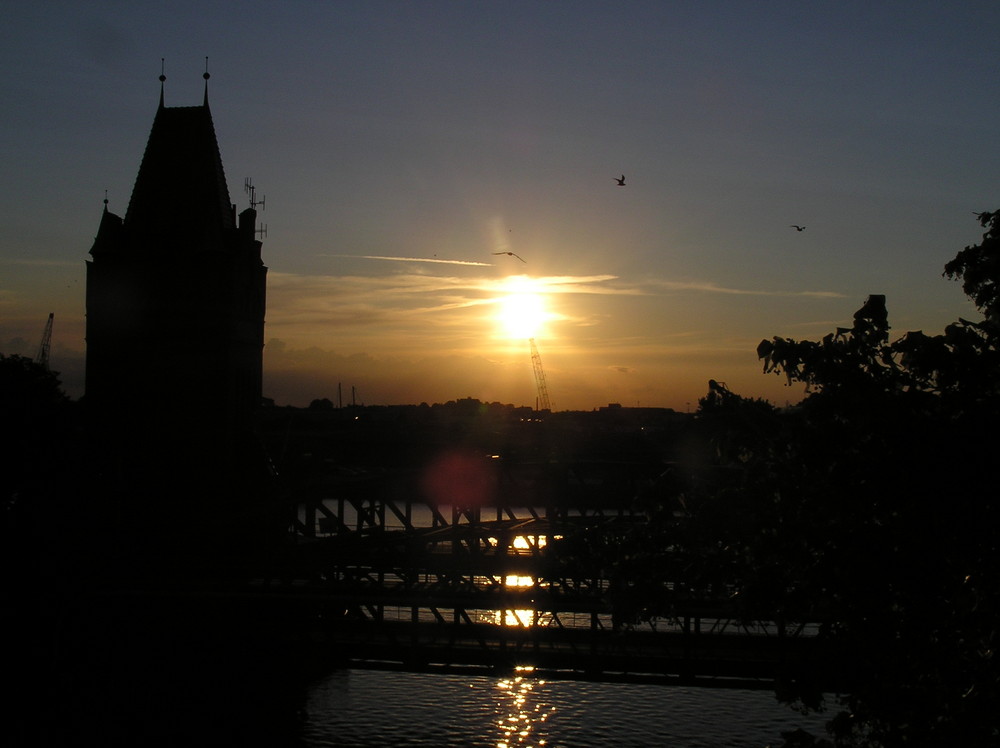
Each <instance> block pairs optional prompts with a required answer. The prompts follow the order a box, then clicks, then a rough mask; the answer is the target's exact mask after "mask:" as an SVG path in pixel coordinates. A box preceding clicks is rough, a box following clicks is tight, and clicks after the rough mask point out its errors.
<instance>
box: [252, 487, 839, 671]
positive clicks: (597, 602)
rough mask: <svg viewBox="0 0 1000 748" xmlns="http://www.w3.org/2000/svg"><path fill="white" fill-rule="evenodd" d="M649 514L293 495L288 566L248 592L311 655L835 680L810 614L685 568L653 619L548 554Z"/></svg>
mask: <svg viewBox="0 0 1000 748" xmlns="http://www.w3.org/2000/svg"><path fill="white" fill-rule="evenodd" d="M643 521H644V518H643V517H642V516H639V515H635V514H631V513H629V512H626V511H619V510H614V511H607V510H594V509H587V510H573V511H568V510H565V509H564V510H558V511H557V510H553V509H552V508H548V509H543V510H537V509H532V508H512V507H509V506H499V507H489V508H482V509H474V510H461V509H458V508H452V507H447V508H441V507H428V506H426V505H417V504H413V503H410V502H395V501H391V500H378V501H368V500H362V499H338V500H328V501H324V502H318V503H315V504H313V505H310V506H304V507H300V510H299V513H298V516H297V519H296V527H295V530H296V533H297V535H298V536H299V547H298V550H297V553H296V556H295V564H294V567H295V568H294V572H295V573H294V574H290V575H287V576H286V577H285V578H284V579H276V578H274V579H261V580H257V582H256V583H255V585H254V587H253V589H252V591H250V592H248V594H252V595H253V596H254V597H255V598H256V599H257V600H258V601H259V603H261V604H264V605H266V606H268V607H271V606H273V607H274V608H275V609H279V608H280V609H284V610H286V611H288V612H290V611H298V615H300V616H301V618H300V619H299V620H300V624H299V627H300V630H304V631H307V632H308V634H307V635H308V638H309V646H310V647H311V648H313V651H314V652H315V653H316V656H317V657H322V658H324V659H329V660H330V661H331V662H334V663H336V664H337V665H339V666H342V667H351V668H375V669H399V670H410V671H425V672H461V673H485V674H493V673H506V672H510V671H514V670H521V671H532V672H534V673H536V674H539V675H544V677H546V678H550V679H556V678H567V679H582V680H601V681H623V682H646V683H660V684H665V685H671V684H673V685H688V686H691V685H694V686H707V687H734V688H767V689H774V688H776V687H780V685H781V684H782V682H786V681H788V682H792V681H801V680H803V679H806V678H808V679H809V680H810V682H818V683H821V684H822V685H823V687H824V689H825V690H834V689H835V688H836V687H837V686H839V683H838V682H837V677H836V673H837V668H836V666H835V665H836V663H834V662H833V661H832V658H831V657H830V656H829V653H828V652H827V651H826V647H825V642H824V639H823V638H822V637H821V636H819V635H818V634H819V629H818V626H817V625H816V624H815V623H813V622H810V621H788V620H781V619H779V618H778V617H777V616H770V617H765V618H760V619H757V618H755V619H749V618H747V617H746V615H745V614H743V613H742V612H741V611H740V610H739V606H738V605H737V603H736V598H734V596H733V590H732V589H728V588H723V589H715V590H713V591H711V593H709V592H706V591H704V590H699V591H690V590H686V589H684V586H683V584H682V583H681V582H680V581H678V583H677V584H676V585H671V584H668V585H666V586H665V587H664V588H663V590H662V591H661V592H662V597H663V600H666V601H668V602H667V604H665V605H664V604H663V601H662V600H661V601H660V606H659V609H658V614H657V615H656V616H655V617H652V618H648V619H647V618H646V617H644V616H638V617H637V616H635V615H632V614H630V613H625V612H624V611H623V605H622V594H621V587H622V584H623V582H622V580H620V579H616V580H613V579H611V578H609V575H608V574H606V573H604V572H603V571H598V572H597V573H594V571H593V570H591V571H590V572H587V573H584V572H583V571H582V570H579V571H578V570H574V569H573V568H572V567H567V566H566V565H565V564H559V563H555V562H554V558H553V553H552V550H553V549H554V548H555V547H556V546H557V545H558V543H557V542H556V541H558V540H560V539H564V538H567V537H570V536H572V535H573V534H574V533H580V532H594V531H595V529H597V530H599V529H600V528H602V527H608V526H611V525H619V526H621V525H628V524H630V523H631V524H633V525H634V524H636V523H640V522H643Z"/></svg>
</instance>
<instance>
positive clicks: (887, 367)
mask: <svg viewBox="0 0 1000 748" xmlns="http://www.w3.org/2000/svg"><path fill="white" fill-rule="evenodd" d="M979 219H980V221H981V222H982V224H983V225H984V226H988V227H989V230H988V231H987V233H986V234H985V235H984V238H983V242H982V244H981V245H977V246H973V247H967V248H966V249H965V250H963V251H962V252H960V253H959V255H958V256H957V257H956V258H955V259H954V260H953V261H952V262H949V263H948V264H947V265H946V266H945V275H946V276H948V277H950V278H957V279H960V280H962V281H963V288H964V290H965V291H966V293H967V294H969V296H970V297H971V298H972V299H973V301H974V302H975V303H976V305H977V307H978V308H979V309H980V310H982V311H983V312H984V314H985V315H986V317H987V318H986V319H985V320H983V321H981V322H971V321H968V320H964V319H959V320H958V321H957V322H955V323H953V324H951V325H948V327H947V328H946V329H945V331H944V333H943V334H941V335H936V336H928V335H925V334H924V333H923V332H921V331H914V332H908V333H906V334H905V335H903V336H901V337H899V338H898V339H896V340H894V341H891V342H890V337H889V330H890V327H889V323H888V314H887V312H886V306H885V299H884V297H881V296H871V297H869V299H868V301H867V302H866V303H865V305H864V306H863V307H862V308H861V309H859V310H858V311H857V312H856V313H855V315H854V322H853V325H852V327H850V328H838V329H837V330H835V331H834V332H832V333H830V334H829V335H827V336H825V337H824V338H822V339H821V340H820V341H795V340H791V339H787V338H772V339H770V340H764V341H762V342H761V344H760V345H759V346H758V348H757V353H758V356H759V357H760V359H761V360H762V362H763V366H764V371H765V372H773V373H777V374H780V375H784V376H785V377H786V378H787V379H788V381H789V382H803V383H805V384H806V385H807V392H808V394H807V396H806V398H805V399H804V400H803V402H802V403H801V404H800V405H799V406H797V407H796V408H795V409H793V410H791V411H788V412H785V413H782V414H780V416H778V417H769V421H768V422H764V421H762V420H761V419H760V418H759V417H757V418H755V421H754V422H755V423H756V424H757V428H756V430H754V431H753V432H752V434H753V437H754V438H753V440H752V442H751V447H750V448H748V447H747V446H746V445H743V446H741V447H740V449H741V451H742V452H743V453H744V454H747V453H752V454H753V455H755V456H756V457H757V460H756V462H753V461H751V462H749V463H747V466H748V469H747V470H746V471H745V473H744V476H743V479H742V480H743V481H744V489H743V494H742V496H741V500H742V502H743V503H744V505H746V504H748V503H749V504H751V506H744V507H743V512H742V513H743V514H748V515H751V516H755V517H758V518H760V517H763V518H765V519H763V520H761V519H758V520H757V522H756V529H755V535H754V536H752V537H745V538H744V540H743V546H742V552H741V553H740V554H736V557H735V558H734V562H735V563H737V564H738V565H739V572H738V575H739V576H740V578H741V587H742V591H743V593H744V594H745V595H746V597H747V598H748V601H747V604H748V605H751V606H753V605H756V606H758V607H760V608H763V609H766V608H768V607H770V608H771V609H774V608H775V606H778V607H780V606H781V605H785V606H789V605H790V604H791V603H792V602H794V604H795V611H796V612H797V613H804V614H808V615H810V616H813V617H818V618H819V619H820V620H822V622H823V636H824V637H826V638H827V639H828V640H829V641H831V642H832V643H834V644H835V645H836V646H837V647H838V648H839V651H840V652H841V656H842V662H843V663H844V668H845V670H846V671H848V674H849V676H850V682H851V684H852V685H851V688H850V692H849V693H848V694H846V695H845V696H843V697H842V705H843V706H844V707H845V708H844V710H843V711H842V712H840V713H839V714H838V715H837V716H836V717H835V719H833V720H832V722H831V728H832V731H833V734H834V737H835V738H836V740H837V741H838V745H870V746H886V747H888V746H904V745H905V746H924V745H926V746H940V745H985V744H990V743H993V744H995V743H996V741H997V739H998V730H997V726H996V724H997V723H996V721H995V719H994V718H993V716H992V715H993V711H994V708H995V704H996V703H997V701H998V699H1000V669H998V667H997V662H996V660H995V657H994V651H995V647H996V645H997V629H996V620H997V616H998V615H1000V586H998V584H997V581H996V575H995V573H994V570H995V569H996V568H997V566H998V562H1000V553H998V547H997V543H996V541H995V538H994V529H995V528H996V526H997V520H998V507H997V502H996V499H995V498H994V495H993V494H994V493H995V484H996V469H995V467H994V465H995V460H996V455H997V454H1000V449H998V448H1000V440H998V436H997V434H998V430H997V427H996V424H997V422H998V421H997V417H998V416H1000V335H998V333H1000V326H998V325H997V324H996V321H997V313H998V310H1000V241H998V228H1000V225H998V220H1000V212H996V213H984V214H979ZM716 400H718V398H716ZM718 405H719V403H718V402H714V403H713V402H712V399H711V393H710V398H709V399H707V401H703V402H702V410H703V411H707V412H711V410H712V407H711V406H714V408H715V410H717V409H718ZM728 407H729V408H730V409H731V410H733V411H734V412H736V413H738V414H739V416H738V417H735V416H734V417H733V418H730V419H728V423H727V428H726V429H716V431H715V432H714V433H713V435H712V438H713V440H714V443H716V444H718V445H726V444H729V445H730V448H729V449H720V450H719V454H720V458H721V459H722V460H727V459H728V460H729V461H730V462H733V460H734V458H735V457H736V455H734V454H733V452H732V449H731V445H732V436H731V432H732V425H731V424H732V422H733V421H734V420H736V421H739V420H743V421H746V420H747V419H748V418H749V417H751V416H752V415H753V414H754V409H753V408H751V407H750V404H749V403H748V402H742V401H741V399H740V398H736V397H735V396H732V397H730V398H729V403H728ZM743 431H744V433H746V431H747V429H746V428H744V429H743ZM762 523H763V527H762V526H761V525H762ZM768 562H770V566H769V565H768ZM762 578H763V579H764V580H765V581H766V582H767V583H766V584H755V581H756V580H760V579H762ZM799 695H800V696H801V695H802V694H801V693H800V694H799Z"/></svg>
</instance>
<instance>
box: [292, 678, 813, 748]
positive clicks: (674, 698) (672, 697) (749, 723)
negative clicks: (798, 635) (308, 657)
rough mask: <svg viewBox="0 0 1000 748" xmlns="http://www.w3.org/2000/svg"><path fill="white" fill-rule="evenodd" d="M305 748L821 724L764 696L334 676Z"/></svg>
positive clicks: (739, 738)
mask: <svg viewBox="0 0 1000 748" xmlns="http://www.w3.org/2000/svg"><path fill="white" fill-rule="evenodd" d="M306 708H307V717H306V721H305V725H304V728H303V744H304V745H305V746H310V747H312V746H354V747H355V748H360V747H361V746H380V747H382V746H484V747H485V746H490V747H491V748H526V747H527V746H536V747H538V746H550V747H555V746H565V747H567V748H588V747H589V746H595V747H596V746H602V747H604V746H617V747H618V748H627V747H628V746H663V747H664V748H719V747H721V746H739V747H740V748H743V747H744V746H745V747H746V748H763V747H764V746H767V745H769V744H777V743H780V742H781V740H780V735H781V732H783V731H787V730H793V729H795V728H796V727H802V728H804V729H807V730H810V731H811V732H813V734H815V735H817V736H819V735H822V734H823V730H822V724H823V722H824V720H825V718H824V717H823V716H822V715H820V716H816V715H810V716H802V715H799V714H797V713H795V712H794V711H792V710H791V709H789V708H788V707H786V706H784V705H782V704H779V703H778V702H777V701H775V698H774V695H773V694H772V693H771V692H769V691H743V690H732V689H707V688H691V689H687V688H678V687H673V686H653V685H635V684H610V683H585V682H576V681H546V680H542V679H538V678H535V677H532V676H530V675H522V676H519V677H513V676H512V677H508V678H487V677H483V676H468V677H466V676H460V675H437V674H415V673H396V672H380V671H367V670H353V671H338V672H336V673H334V674H332V675H330V676H328V677H326V678H325V679H323V680H321V681H319V682H317V683H316V684H315V685H314V686H313V688H312V690H311V692H310V694H309V699H308V702H307V706H306Z"/></svg>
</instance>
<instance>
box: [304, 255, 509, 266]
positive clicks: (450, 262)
mask: <svg viewBox="0 0 1000 748" xmlns="http://www.w3.org/2000/svg"><path fill="white" fill-rule="evenodd" d="M320 257H347V258H352V259H355V260H390V261H392V262H432V263H437V264H440V265H474V266H476V267H492V266H493V263H492V262H474V261H472V260H440V259H438V258H437V257H392V256H389V255H320Z"/></svg>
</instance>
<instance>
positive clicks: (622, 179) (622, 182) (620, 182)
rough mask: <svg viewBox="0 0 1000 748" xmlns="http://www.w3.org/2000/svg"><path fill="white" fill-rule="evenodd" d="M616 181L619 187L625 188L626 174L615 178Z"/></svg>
mask: <svg viewBox="0 0 1000 748" xmlns="http://www.w3.org/2000/svg"><path fill="white" fill-rule="evenodd" d="M614 180H615V181H616V182H618V186H619V187H624V186H625V175H624V174H622V175H621V176H620V177H614Z"/></svg>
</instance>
